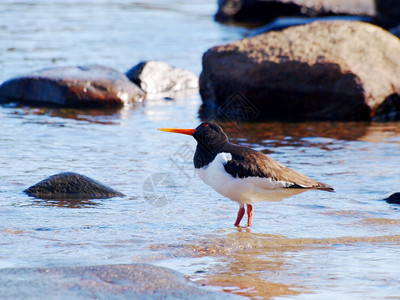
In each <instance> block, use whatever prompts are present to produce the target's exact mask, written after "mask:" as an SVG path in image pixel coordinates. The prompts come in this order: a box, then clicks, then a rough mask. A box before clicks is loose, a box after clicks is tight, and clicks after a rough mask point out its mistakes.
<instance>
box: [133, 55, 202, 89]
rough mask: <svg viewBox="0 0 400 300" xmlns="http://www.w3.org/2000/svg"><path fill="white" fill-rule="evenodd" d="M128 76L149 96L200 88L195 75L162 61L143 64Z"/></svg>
mask: <svg viewBox="0 0 400 300" xmlns="http://www.w3.org/2000/svg"><path fill="white" fill-rule="evenodd" d="M126 76H127V77H128V78H129V79H130V80H131V81H132V82H134V83H135V84H137V85H138V86H140V87H141V89H142V90H143V91H145V92H146V93H148V94H158V93H166V92H177V91H182V90H187V89H198V88H199V79H198V78H197V76H196V75H195V74H194V73H192V72H190V71H187V70H183V69H180V68H175V67H171V66H170V65H168V64H167V63H165V62H162V61H145V62H141V63H139V64H137V65H136V66H134V67H133V68H132V69H130V70H129V71H128V72H126Z"/></svg>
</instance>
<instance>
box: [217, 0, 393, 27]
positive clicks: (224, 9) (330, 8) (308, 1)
mask: <svg viewBox="0 0 400 300" xmlns="http://www.w3.org/2000/svg"><path fill="white" fill-rule="evenodd" d="M382 1H385V0H382ZM373 14H374V2H373V0H357V1H348V0H219V1H218V11H217V13H216V15H215V19H216V20H217V21H220V22H232V21H234V22H264V23H269V22H271V21H272V20H273V19H275V18H277V17H283V16H286V17H288V16H297V17H317V16H332V15H360V16H372V15H373Z"/></svg>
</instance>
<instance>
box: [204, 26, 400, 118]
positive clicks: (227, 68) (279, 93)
mask: <svg viewBox="0 0 400 300" xmlns="http://www.w3.org/2000/svg"><path fill="white" fill-rule="evenodd" d="M399 53H400V40H399V39H398V38H396V37H395V36H393V35H392V34H390V33H389V32H387V31H385V30H383V29H381V28H379V27H377V26H375V25H371V24H368V23H363V22H350V21H333V22H314V23H311V24H307V25H303V26H295V27H290V28H288V29H285V30H282V31H279V32H276V31H273V32H269V33H265V34H261V35H258V36H256V37H253V38H246V39H243V40H240V41H237V42H234V43H231V44H228V45H223V46H216V47H213V48H211V49H210V50H208V51H207V52H206V53H205V54H204V55H203V70H202V73H201V75H200V94H201V97H202V100H203V104H204V105H203V106H206V107H207V109H204V111H207V112H208V113H210V111H214V112H215V110H219V111H221V108H222V112H223V113H225V112H226V109H224V107H228V108H230V107H231V106H232V105H229V102H230V101H231V100H232V99H233V100H235V99H237V98H240V99H241V102H242V103H244V104H245V105H244V106H245V109H243V110H242V111H241V112H240V111H239V112H238V113H239V114H240V113H241V114H242V115H243V114H245V113H246V109H247V107H249V106H250V105H249V104H251V106H252V107H253V108H254V109H252V111H254V115H258V116H259V118H262V119H280V120H282V119H289V120H299V119H315V120H323V119H324V120H371V118H373V117H374V116H375V113H376V112H377V111H379V107H380V105H383V103H384V102H385V101H386V100H387V99H388V97H393V94H396V95H397V94H398V91H400V81H399V78H400V59H399ZM377 78H379V80H378V79H377ZM238 96H240V97H238ZM235 101H236V100H235ZM236 102H237V101H236ZM386 104H389V103H388V102H387V103H386ZM208 108H209V109H208ZM392 108H393V107H392ZM393 109H394V110H396V108H395V107H394V108H393ZM384 111H388V108H387V107H385V109H384ZM218 113H219V112H218ZM229 114H230V113H229ZM239 117H240V116H239ZM242 121H251V120H243V119H242Z"/></svg>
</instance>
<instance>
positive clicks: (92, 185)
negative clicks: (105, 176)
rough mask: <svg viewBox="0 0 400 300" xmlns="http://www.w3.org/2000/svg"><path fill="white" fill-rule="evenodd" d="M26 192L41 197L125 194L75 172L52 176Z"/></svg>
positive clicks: (86, 197)
mask: <svg viewBox="0 0 400 300" xmlns="http://www.w3.org/2000/svg"><path fill="white" fill-rule="evenodd" d="M24 193H26V194H28V195H29V196H32V197H37V198H41V199H65V198H67V199H74V198H75V199H81V198H82V199H96V198H97V199H98V198H111V197H117V196H119V197H122V196H125V195H124V194H122V193H120V192H118V191H116V190H114V189H112V188H110V187H108V186H106V185H103V184H101V183H100V182H98V181H96V180H93V179H91V178H89V177H86V176H84V175H80V174H77V173H73V172H65V173H59V174H56V175H53V176H50V177H49V178H46V179H44V180H42V181H40V182H39V183H37V184H35V185H33V186H31V187H30V188H28V189H26V190H24Z"/></svg>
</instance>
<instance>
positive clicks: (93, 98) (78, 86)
mask: <svg viewBox="0 0 400 300" xmlns="http://www.w3.org/2000/svg"><path fill="white" fill-rule="evenodd" d="M143 99H144V93H143V91H142V90H141V89H140V88H139V87H138V86H136V85H135V84H134V83H132V82H131V81H129V79H128V78H127V77H126V76H125V75H124V74H123V73H120V72H118V71H116V70H114V69H111V68H107V67H102V66H98V65H92V66H83V67H81V66H77V67H59V68H51V69H45V70H41V71H36V72H33V73H30V74H27V75H24V76H20V77H16V78H13V79H10V80H8V81H6V82H4V83H3V84H2V85H1V86H0V103H1V102H18V103H24V104H31V103H32V104H40V105H44V106H48V105H51V106H54V105H55V106H61V107H92V108H97V107H115V106H125V105H129V104H131V103H133V102H136V101H139V102H140V101H142V100H143Z"/></svg>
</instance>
